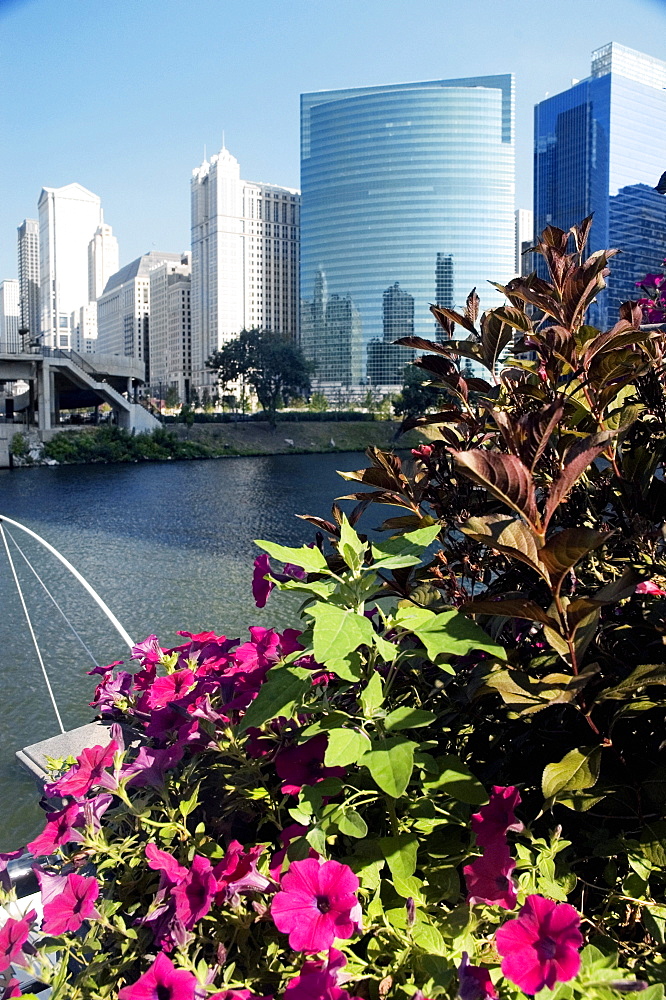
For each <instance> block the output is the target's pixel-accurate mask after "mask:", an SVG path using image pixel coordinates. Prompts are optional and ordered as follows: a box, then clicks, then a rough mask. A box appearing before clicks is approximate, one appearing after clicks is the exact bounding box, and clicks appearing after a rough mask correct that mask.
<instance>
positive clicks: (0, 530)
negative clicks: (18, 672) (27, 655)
mask: <svg viewBox="0 0 666 1000" xmlns="http://www.w3.org/2000/svg"><path fill="white" fill-rule="evenodd" d="M0 534H1V535H2V541H3V542H4V545H5V552H6V553H7V558H8V559H9V565H10V566H11V570H12V575H13V577H14V583H15V584H16V589H17V590H18V595H19V597H20V599H21V604H22V606H23V614H24V615H25V620H26V621H27V623H28V628H29V629H30V635H31V636H32V641H33V644H34V647H35V651H36V653H37V658H38V660H39V664H40V666H41V668H42V673H43V674H44V680H45V682H46V687H47V688H48V692H49V696H50V698H51V704H52V705H53V711H54V712H55V714H56V719H57V720H58V725H59V726H60V732H61V733H64V732H65V727H64V726H63V724H62V719H61V718H60V712H59V711H58V706H57V704H56V700H55V696H54V694H53V689H52V687H51V682H50V681H49V677H48V674H47V673H46V667H45V666H44V660H43V659H42V654H41V652H40V649H39V645H38V643H37V637H36V635H35V630H34V629H33V627H32V622H31V621H30V615H29V614H28V609H27V607H26V603H25V600H24V598H23V591H22V590H21V584H20V583H19V578H18V576H17V575H16V569H15V567H14V560H13V559H12V554H11V552H10V551H9V545H7V536H6V535H5V529H4V527H3V525H2V521H1V520H0Z"/></svg>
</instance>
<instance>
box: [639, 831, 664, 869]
mask: <svg viewBox="0 0 666 1000" xmlns="http://www.w3.org/2000/svg"><path fill="white" fill-rule="evenodd" d="M641 847H642V849H643V854H644V855H645V857H646V858H647V859H648V861H649V862H650V863H651V864H652V865H654V866H655V867H656V868H666V821H665V820H657V821H656V822H650V823H647V824H646V827H645V830H643V833H642V834H641Z"/></svg>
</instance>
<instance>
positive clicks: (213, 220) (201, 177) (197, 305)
mask: <svg viewBox="0 0 666 1000" xmlns="http://www.w3.org/2000/svg"><path fill="white" fill-rule="evenodd" d="M299 247H300V193H299V192H298V191H297V190H295V189H293V188H284V187H277V186H276V185H274V184H263V183H254V182H251V181H244V180H242V179H241V176H240V166H239V164H238V160H237V159H236V158H235V157H234V156H232V155H231V153H230V152H229V150H228V149H226V148H224V147H223V148H222V149H221V150H220V152H219V153H216V154H215V155H214V156H211V158H210V161H208V160H204V162H203V163H202V164H201V166H200V167H197V168H196V169H195V170H194V171H193V172H192V334H193V365H194V372H193V379H194V382H195V384H197V385H200V386H201V385H205V384H208V383H209V382H210V375H209V374H208V373H207V372H206V369H205V362H206V360H207V358H208V357H209V356H210V355H211V354H212V353H213V352H214V351H216V350H218V349H219V348H220V347H221V346H222V345H223V344H225V343H226V342H227V341H228V340H230V339H232V338H233V337H236V336H238V334H239V333H240V332H241V330H243V329H248V330H249V329H252V328H253V327H258V328H261V329H264V330H272V331H275V332H278V333H283V334H286V335H288V336H290V337H293V338H294V340H298V269H299Z"/></svg>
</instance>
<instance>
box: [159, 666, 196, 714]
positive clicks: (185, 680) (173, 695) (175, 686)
mask: <svg viewBox="0 0 666 1000" xmlns="http://www.w3.org/2000/svg"><path fill="white" fill-rule="evenodd" d="M195 684H196V678H195V676H194V674H193V673H192V671H191V670H176V671H175V672H174V673H173V674H167V676H166V677H158V678H157V680H156V681H154V682H153V684H152V686H151V687H150V688H149V690H148V706H149V707H150V708H166V707H167V705H170V704H171V703H172V702H174V701H180V700H181V699H182V698H184V697H185V696H186V695H188V694H189V693H190V691H191V690H192V689H193V687H194V686H195Z"/></svg>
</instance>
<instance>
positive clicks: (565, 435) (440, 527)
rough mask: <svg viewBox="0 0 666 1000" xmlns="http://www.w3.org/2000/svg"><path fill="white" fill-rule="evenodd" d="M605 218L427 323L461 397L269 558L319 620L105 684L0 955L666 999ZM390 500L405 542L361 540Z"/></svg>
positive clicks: (664, 913) (488, 997)
mask: <svg viewBox="0 0 666 1000" xmlns="http://www.w3.org/2000/svg"><path fill="white" fill-rule="evenodd" d="M587 228H588V222H586V223H583V224H582V225H581V226H580V227H577V228H575V229H574V231H573V239H574V240H575V243H576V249H575V252H574V253H572V254H568V253H567V252H566V251H567V237H568V234H566V233H562V232H560V231H559V230H555V229H548V230H546V231H545V233H544V234H543V237H542V240H541V243H540V245H539V250H540V252H541V253H542V254H543V255H544V257H545V258H546V260H547V261H548V263H549V266H550V268H551V275H552V280H551V282H546V281H543V280H542V279H539V278H537V277H536V275H530V276H529V277H527V278H517V279H514V281H512V282H511V283H510V284H509V285H508V286H506V289H505V291H506V294H507V298H508V300H509V303H510V304H509V305H506V306H503V307H500V308H498V309H495V310H492V311H491V312H489V313H486V314H485V315H484V316H482V317H481V318H480V320H479V328H477V320H478V315H477V313H478V306H477V300H476V298H475V296H474V295H472V296H470V298H469V300H468V303H467V308H466V310H465V312H464V314H458V313H457V312H454V311H453V310H444V309H434V312H435V314H436V315H437V316H438V318H439V319H440V322H441V324H442V327H443V330H444V334H445V337H444V338H443V339H442V341H440V342H437V343H433V344H432V345H430V347H429V346H428V344H427V342H424V341H419V342H415V341H416V340H417V338H408V346H409V347H411V348H418V349H420V350H428V349H429V350H430V353H429V354H425V355H423V356H422V357H421V358H420V359H418V361H417V364H418V366H419V367H420V368H421V369H422V370H423V371H426V372H429V373H430V374H431V377H432V379H433V381H434V382H436V384H437V388H438V390H439V391H442V392H446V393H447V395H448V396H449V397H450V399H451V402H450V405H449V406H448V407H447V409H445V410H442V411H441V412H440V413H438V414H436V415H425V416H424V417H423V418H416V417H410V418H408V419H407V420H406V421H405V425H406V426H414V425H423V424H424V423H428V424H431V425H434V426H435V427H436V428H438V433H439V435H440V437H439V438H438V439H437V440H435V441H434V443H433V444H432V445H431V446H427V447H422V448H420V449H417V450H416V454H415V456H414V461H413V462H412V461H410V462H404V463H403V462H401V461H400V459H398V458H397V457H396V456H395V455H393V454H389V453H382V452H379V451H373V452H371V458H372V465H371V466H370V467H369V468H367V469H363V470H359V471H358V472H354V473H345V474H344V475H345V477H346V478H347V479H348V480H352V481H357V482H361V483H362V484H363V486H364V490H363V491H362V492H357V493H354V494H352V498H353V499H355V500H356V501H357V504H356V507H355V509H354V510H353V511H352V512H351V513H350V515H349V517H346V516H345V515H344V514H343V513H342V511H341V510H340V508H339V507H338V506H337V505H335V506H334V508H333V516H332V519H331V520H330V521H329V520H326V519H324V518H321V517H317V516H308V517H307V518H306V520H307V521H309V522H310V523H311V524H312V525H313V526H314V527H316V529H317V532H318V534H317V539H316V542H315V544H313V545H310V546H308V545H304V546H302V547H300V548H289V547H286V546H282V545H277V544H275V543H273V542H270V541H261V542H258V545H259V547H260V548H261V549H262V550H263V554H262V556H260V557H259V558H258V559H257V562H256V568H255V579H254V591H255V594H256V595H257V598H258V599H259V603H261V604H263V603H264V602H265V600H266V597H267V596H268V594H269V592H270V591H271V590H274V589H276V588H277V589H278V590H281V591H286V592H288V593H293V594H295V595H298V596H299V597H300V598H301V599H302V606H301V619H302V621H301V628H300V629H299V630H295V629H287V630H286V631H285V632H283V633H281V634H280V633H277V632H275V631H272V630H268V629H265V628H252V629H250V637H251V638H250V641H248V642H243V643H241V642H240V641H239V640H237V639H227V638H226V637H224V636H218V635H215V634H214V633H204V634H201V635H192V634H191V633H181V635H182V636H183V640H184V641H183V644H182V645H181V646H179V647H177V648H175V649H172V650H163V649H161V648H160V646H159V644H158V642H157V639H156V637H154V636H150V637H149V638H148V639H147V640H146V641H145V642H144V643H141V644H140V645H139V646H138V647H135V649H134V650H133V653H132V658H133V659H135V660H138V661H139V665H140V670H139V671H138V672H136V673H131V672H129V671H125V670H123V669H120V670H116V667H119V666H121V665H120V664H112V665H110V666H109V667H98V668H95V670H94V671H93V673H97V674H100V675H101V678H100V683H99V687H98V689H97V692H96V696H95V704H96V705H97V707H98V710H99V711H100V713H101V714H102V716H103V717H105V718H106V719H107V720H108V721H110V722H113V723H114V724H115V725H114V728H113V730H112V737H113V742H112V743H111V744H110V746H109V747H107V748H103V747H96V748H92V749H89V750H87V751H84V753H83V754H81V756H80V757H79V758H78V759H77V763H76V764H75V765H74V767H71V768H69V769H67V770H66V771H65V772H64V773H63V774H55V775H54V781H52V782H51V783H50V785H48V786H47V789H46V792H47V794H48V795H50V796H55V795H59V796H62V797H63V798H64V808H62V806H61V805H59V806H58V809H57V811H56V812H55V813H51V815H50V816H49V817H48V819H47V825H46V829H45V830H44V832H43V833H42V834H40V835H39V836H38V837H37V838H36V839H35V840H34V841H33V842H32V843H31V844H30V845H29V848H30V849H31V850H32V851H33V853H35V854H39V855H42V856H45V857H42V860H41V862H40V866H39V867H40V869H41V872H42V874H41V875H40V879H41V880H42V900H43V902H44V903H45V906H44V921H43V923H42V926H41V931H40V933H41V934H42V935H47V936H46V937H44V938H43V939H42V941H41V943H40V945H39V949H38V954H37V956H36V957H34V958H33V957H31V956H29V955H27V950H26V952H25V953H24V951H23V950H22V949H23V948H24V944H25V940H26V937H27V934H28V930H29V928H30V927H33V928H36V927H37V917H36V915H30V914H27V915H26V916H25V917H24V919H23V920H18V919H17V920H15V923H14V925H12V926H11V927H10V932H11V933H9V932H4V937H3V938H1V939H0V945H1V947H0V955H1V954H2V948H4V949H5V952H6V953H8V952H9V950H12V955H13V961H14V962H18V963H20V962H22V961H23V962H27V963H28V964H30V963H31V962H33V961H37V962H41V963H42V964H41V975H42V976H43V977H44V978H45V979H46V980H48V981H49V982H50V983H51V984H52V986H53V998H54V1000H60V998H62V997H67V998H70V997H71V998H72V1000H107V998H112V997H115V996H117V995H118V996H119V997H120V998H121V1000H138V998H140V997H146V996H154V997H158V998H160V1000H179V998H181V1000H185V998H187V1000H194V998H195V996H196V997H200V998H204V997H207V996H213V997H215V998H217V1000H248V998H252V997H267V996H270V997H277V998H280V1000H281V998H283V997H284V998H285V1000H318V998H320V1000H325V998H326V1000H351V998H360V1000H384V998H388V1000H393V998H395V1000H411V998H413V997H414V996H415V995H416V996H417V997H419V1000H422V998H423V997H447V998H450V1000H452V998H453V997H454V996H456V994H458V995H459V996H460V997H461V998H462V1000H493V998H495V997H497V996H498V995H499V996H501V997H502V998H507V1000H508V998H514V997H515V998H517V997H520V996H522V995H523V993H526V994H527V995H530V996H531V995H537V996H538V1000H579V998H580V1000H583V998H585V1000H590V998H592V1000H612V998H613V997H614V996H617V994H618V993H624V992H634V991H637V990H644V992H645V996H646V1000H658V998H663V983H664V981H665V979H666V968H665V966H664V960H663V945H664V933H665V929H666V900H665V899H664V888H665V883H666V853H665V851H664V840H665V839H666V812H665V808H666V795H665V794H664V788H665V778H666V767H665V762H664V759H663V755H664V750H663V731H664V724H663V723H664V703H665V699H664V684H666V665H665V664H664V642H663V635H664V619H663V607H662V604H660V602H659V597H660V595H662V594H663V593H664V589H663V587H662V586H661V584H662V583H663V574H664V568H665V567H664V554H663V545H664V536H663V533H662V530H661V528H662V525H661V518H662V515H663V511H664V503H663V488H664V485H663V466H662V463H663V455H664V442H665V441H666V427H664V423H665V419H666V418H665V412H666V408H665V407H664V369H663V363H662V355H661V350H662V346H663V334H661V333H659V332H655V331H645V330H641V329H640V326H639V323H640V314H639V313H640V310H639V309H638V307H637V306H636V304H635V303H634V304H628V305H626V306H623V308H622V313H623V315H622V317H621V320H620V322H619V323H618V324H616V326H615V327H614V328H613V330H611V331H608V332H603V333H602V332H600V331H597V330H594V329H593V328H591V327H589V326H586V325H585V324H584V314H585V309H586V307H587V306H588V305H589V303H590V301H591V300H592V298H593V297H594V295H595V294H596V293H597V292H598V291H599V290H600V289H601V288H602V287H603V283H604V277H605V274H606V270H607V269H606V261H607V259H608V258H609V257H610V255H611V254H610V252H608V253H606V254H597V255H593V256H592V257H590V258H588V259H587V260H583V250H584V245H585V237H586V234H587ZM525 304H529V305H534V306H535V307H536V308H537V309H538V310H540V312H541V313H542V314H543V315H542V318H541V319H538V318H536V317H535V316H532V315H528V314H527V312H526V311H525V309H524V308H523V305H525ZM456 326H460V327H462V329H463V330H464V331H465V333H466V334H468V335H469V336H468V337H467V338H466V339H462V338H459V337H456V336H455V327H456ZM514 329H517V330H518V331H520V333H521V338H520V340H519V341H518V342H517V343H516V344H515V345H514V353H515V357H514V358H513V359H512V360H510V361H508V362H506V363H503V362H502V361H501V360H500V358H501V357H502V356H503V352H504V350H505V348H507V347H508V346H509V344H510V343H511V341H512V339H513V330H514ZM530 354H533V355H535V357H534V358H533V359H530V357H529V355H530ZM460 356H468V357H470V358H471V359H473V360H474V361H476V362H480V363H482V364H484V365H485V366H486V368H487V371H488V380H487V381H486V380H483V379H478V378H474V380H473V384H472V385H471V386H470V385H469V384H468V383H469V382H470V381H472V380H471V379H469V380H468V379H465V378H463V377H461V375H460V373H459V370H458V367H457V358H458V357H460ZM374 503H380V504H382V505H390V506H393V507H394V508H395V507H398V508H402V510H401V512H400V516H395V515H394V516H393V517H390V518H389V519H388V520H387V521H385V522H384V525H383V527H384V528H385V529H386V531H387V536H386V537H385V536H382V535H381V534H380V535H376V534H373V536H372V537H371V538H368V537H367V536H366V535H364V534H362V533H360V532H359V531H358V530H357V526H358V523H359V522H358V519H359V517H360V515H361V514H362V513H363V512H364V511H367V510H368V508H369V507H370V506H371V505H372V504H374ZM270 559H273V560H278V561H280V562H281V563H283V564H284V567H283V571H282V572H278V571H275V570H273V569H271V564H270ZM662 603H663V602H662ZM121 725H122V727H123V728H121ZM130 740H132V741H133V742H132V743H131V744H130ZM125 743H127V744H128V746H127V748H125ZM137 747H138V749H137ZM49 879H51V881H49ZM53 879H56V880H57V879H60V881H57V882H54V881H52V880H53ZM65 898H71V899H75V900H76V903H75V905H74V904H73V905H72V906H71V907H69V908H68V906H67V905H66V904H65V903H64V902H63V900H64V899H65ZM72 914H74V916H72ZM65 924H66V925H67V926H66V927H65V928H64V929H63V926H64V925H65ZM2 942H6V943H4V944H3V943H2ZM47 952H50V954H51V955H53V956H54V959H55V962H54V964H53V965H51V964H50V962H48V961H47V959H46V957H45V956H46V953H47ZM343 970H344V971H343ZM343 987H344V988H343ZM119 989H120V993H118V990H119ZM240 991H244V992H242V993H241V992H240Z"/></svg>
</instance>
